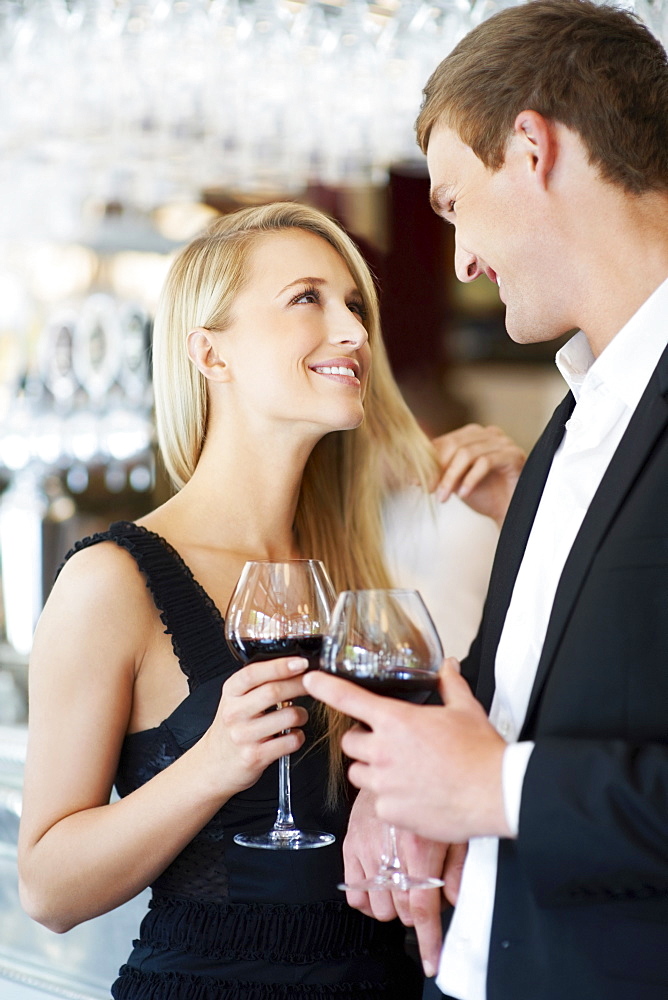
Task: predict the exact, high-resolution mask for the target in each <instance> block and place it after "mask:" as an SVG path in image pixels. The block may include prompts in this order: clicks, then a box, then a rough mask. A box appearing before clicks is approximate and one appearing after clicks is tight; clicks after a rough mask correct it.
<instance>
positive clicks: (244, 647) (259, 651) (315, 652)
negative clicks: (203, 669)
mask: <svg viewBox="0 0 668 1000" xmlns="http://www.w3.org/2000/svg"><path fill="white" fill-rule="evenodd" d="M228 643H229V646H230V648H231V650H232V652H233V653H234V654H235V656H236V657H237V658H238V659H240V660H242V661H243V662H244V663H256V662H257V661H258V660H275V659H277V658H278V657H279V656H304V657H306V659H307V660H308V664H309V665H308V669H309V670H315V669H316V667H318V666H320V650H321V649H322V636H321V635H304V636H296V637H292V636H290V637H286V636H283V637H280V638H278V639H255V638H253V639H251V638H247V637H246V636H243V635H240V636H234V638H233V639H228Z"/></svg>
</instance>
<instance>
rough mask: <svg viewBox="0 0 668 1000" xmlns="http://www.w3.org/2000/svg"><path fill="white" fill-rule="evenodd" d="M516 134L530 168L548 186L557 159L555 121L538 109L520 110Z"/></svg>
mask: <svg viewBox="0 0 668 1000" xmlns="http://www.w3.org/2000/svg"><path fill="white" fill-rule="evenodd" d="M514 134H515V136H516V138H517V140H518V141H519V149H520V152H521V153H523V154H524V155H525V156H526V162H527V165H528V167H529V170H530V171H531V172H532V173H533V174H535V176H536V179H537V180H538V181H539V182H540V184H541V186H542V187H547V184H548V179H549V175H550V172H551V171H552V168H553V167H554V165H555V163H556V159H557V144H558V140H557V135H556V130H555V128H554V125H553V123H552V122H550V121H549V120H548V119H547V118H544V117H543V115H541V114H539V113H538V112H537V111H530V110H527V111H520V113H519V115H518V116H517V118H516V119H515V124H514Z"/></svg>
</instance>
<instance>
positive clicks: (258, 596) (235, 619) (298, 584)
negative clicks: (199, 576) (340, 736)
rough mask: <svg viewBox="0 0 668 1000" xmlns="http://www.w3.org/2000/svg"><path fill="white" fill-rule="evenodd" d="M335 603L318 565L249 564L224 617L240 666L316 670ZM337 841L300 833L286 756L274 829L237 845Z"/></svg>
mask: <svg viewBox="0 0 668 1000" xmlns="http://www.w3.org/2000/svg"><path fill="white" fill-rule="evenodd" d="M334 599H335V594H334V588H333V586H332V584H331V581H330V579H329V577H328V575H327V571H326V570H325V567H324V566H323V564H322V563H321V562H319V561H318V560H315V559H290V560H287V561H285V562H270V561H260V560H258V561H249V562H247V563H246V564H245V566H244V568H243V570H242V572H241V576H240V577H239V580H238V582H237V585H236V587H235V590H234V593H233V594H232V597H231V599H230V603H229V606H228V609H227V613H226V615H225V638H226V639H227V642H228V645H229V647H230V649H231V650H232V652H233V653H234V655H235V656H236V657H237V659H239V660H241V662H242V663H250V662H254V661H258V660H274V659H277V658H278V657H284V656H302V657H305V658H306V659H307V660H308V661H309V669H313V668H315V667H317V666H318V664H319V660H320V652H321V647H322V637H323V633H324V631H325V629H326V628H327V626H328V623H329V617H330V614H331V610H332V606H333V604H334ZM285 704H289V702H285V703H283V705H285ZM278 707H283V706H282V705H281V706H278ZM334 839H335V838H334V835H333V834H331V833H325V832H324V831H317V830H315V831H313V830H300V829H299V828H298V827H297V825H296V824H295V821H294V818H293V815H292V806H291V782H290V758H289V757H288V756H286V757H281V758H280V759H279V797H278V811H277V814H276V821H275V823H274V826H273V827H272V829H271V830H269V831H267V832H266V833H261V834H251V833H238V834H237V835H236V836H235V838H234V841H235V843H236V844H240V845H241V846H243V847H257V848H263V849H265V850H273V851H276V850H293V851H295V850H305V849H308V848H316V847H325V846H327V845H328V844H331V843H333V842H334Z"/></svg>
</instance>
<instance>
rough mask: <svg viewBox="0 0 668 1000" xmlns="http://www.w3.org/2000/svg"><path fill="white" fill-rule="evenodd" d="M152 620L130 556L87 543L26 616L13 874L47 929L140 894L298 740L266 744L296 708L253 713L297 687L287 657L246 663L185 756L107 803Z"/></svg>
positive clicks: (292, 722)
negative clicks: (30, 641)
mask: <svg viewBox="0 0 668 1000" xmlns="http://www.w3.org/2000/svg"><path fill="white" fill-rule="evenodd" d="M155 614H156V612H155V608H154V607H153V604H152V600H151V597H150V594H149V593H148V591H147V590H146V587H145V584H144V580H143V578H142V577H141V575H140V574H139V573H138V572H137V570H136V566H135V564H134V563H133V562H132V560H131V557H130V556H129V555H128V554H127V553H124V552H122V551H121V550H119V549H116V548H115V547H113V548H112V546H111V545H109V546H107V545H99V546H96V547H95V549H90V550H84V551H82V552H80V553H78V554H77V555H76V556H75V557H73V559H72V560H71V561H70V562H69V563H68V564H67V565H66V566H65V568H64V569H63V572H62V573H61V575H60V577H59V579H58V581H57V583H56V585H55V586H54V589H53V591H52V594H51V596H50V597H49V600H48V602H47V605H46V607H45V609H44V611H43V613H42V617H41V619H40V622H39V626H38V629H37V632H36V635H35V641H34V647H33V654H32V657H31V663H30V731H29V739H28V755H27V761H26V771H25V785H24V804H23V814H22V819H21V829H20V835H19V880H20V892H21V900H22V904H23V906H24V908H25V909H26V911H27V912H28V913H29V914H30V916H32V917H33V918H34V919H35V920H37V921H39V922H40V923H43V924H45V925H46V926H48V927H50V928H51V929H52V930H55V931H59V932H62V931H66V930H68V929H69V928H71V927H73V926H75V925H76V924H78V923H80V922H81V921H84V920H88V919H89V918H91V917H94V916H96V915H98V914H100V913H104V912H106V911H108V910H110V909H112V908H113V907H115V906H118V905H120V904H121V903H123V902H125V901H126V900H128V899H130V898H131V897H132V896H134V895H136V894H137V893H138V892H140V891H141V890H142V889H144V888H145V887H146V886H147V885H149V884H150V883H151V882H152V881H153V879H154V878H155V877H156V876H157V875H158V874H159V873H160V872H162V871H163V870H164V869H165V868H166V866H167V865H168V864H169V863H170V862H171V861H172V860H173V859H174V857H175V856H176V855H177V854H178V853H179V852H180V851H181V850H182V849H183V847H185V845H186V844H187V843H188V842H189V841H190V840H191V839H192V838H193V836H195V834H196V833H197V832H198V831H199V830H200V829H201V828H202V827H203V826H204V825H205V824H206V823H207V821H208V820H209V819H210V818H211V817H212V816H213V815H214V813H215V812H216V811H217V810H218V809H219V808H220V807H221V806H222V805H223V804H224V802H226V801H227V799H229V798H230V797H231V796H232V795H234V794H235V793H237V792H239V791H241V790H242V789H243V788H247V787H249V786H250V785H252V784H253V783H254V782H255V781H256V780H257V778H258V777H259V775H260V774H261V773H262V771H263V770H264V769H265V768H266V767H267V766H268V764H269V763H271V762H272V761H273V760H275V759H276V758H277V757H279V756H280V755H281V754H283V753H290V752H292V751H294V750H295V749H297V748H298V747H299V746H300V745H301V743H302V742H303V733H302V732H301V731H300V730H299V729H297V731H295V732H292V733H290V734H289V735H285V736H280V737H278V738H276V739H272V738H271V737H273V736H274V735H275V734H276V733H280V732H281V731H282V730H284V729H288V728H294V727H295V726H297V727H298V726H301V725H303V724H304V722H305V718H306V712H305V711H304V709H301V708H296V707H291V708H286V709H283V710H281V711H279V712H271V713H269V714H265V711H266V709H267V708H269V707H270V706H273V705H275V704H276V703H277V702H279V701H287V700H290V699H292V698H295V697H298V696H299V695H300V694H303V693H304V688H303V685H302V682H301V678H300V677H299V676H298V675H295V670H294V669H290V668H289V666H288V664H289V663H290V662H291V661H289V660H285V659H283V660H273V661H269V662H268V663H262V664H252V665H250V666H248V667H245V668H243V669H242V670H240V671H237V673H235V674H234V675H233V676H232V677H231V678H230V679H229V680H228V681H227V682H226V684H225V686H224V689H223V696H222V698H221V702H220V706H219V709H218V712H217V715H216V719H215V720H214V723H213V724H212V726H211V728H210V729H209V731H208V732H207V733H206V734H205V735H204V737H203V738H202V739H201V740H200V741H199V742H198V743H197V744H196V745H195V746H193V747H192V749H190V750H188V751H187V752H186V753H185V754H184V755H183V756H182V757H181V758H179V759H178V760H176V761H175V762H174V763H173V764H172V765H171V766H169V767H168V768H167V769H166V770H165V771H163V772H161V773H160V774H158V775H156V776H155V777H154V778H152V779H151V780H150V781H148V782H147V783H146V784H145V785H143V786H142V787H140V788H138V789H137V790H136V791H134V792H132V793H131V794H130V795H128V796H126V797H125V798H124V799H122V800H121V801H118V802H114V803H111V804H110V803H109V796H110V793H111V789H112V785H113V781H114V776H115V773H116V768H117V763H118V757H119V753H120V749H121V745H122V742H123V738H124V736H125V733H126V730H127V727H128V721H129V719H130V716H131V712H132V705H133V695H134V691H135V682H136V679H137V677H138V675H139V674H140V672H141V669H142V662H143V660H144V657H145V656H146V655H147V648H148V647H147V644H148V643H149V642H150V637H151V636H152V635H154V633H155ZM303 666H304V667H305V662H304V664H303ZM299 669H303V667H301V668H299ZM172 707H175V706H172Z"/></svg>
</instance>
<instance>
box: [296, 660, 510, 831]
mask: <svg viewBox="0 0 668 1000" xmlns="http://www.w3.org/2000/svg"><path fill="white" fill-rule="evenodd" d="M457 666H458V665H457V661H456V660H446V661H445V662H444V664H443V667H442V669H441V695H442V697H443V701H444V705H443V706H432V705H411V704H409V703H407V702H403V701H398V700H396V699H394V698H383V697H382V696H380V695H374V694H371V693H370V692H369V691H364V690H363V689H362V688H360V687H357V686H355V685H354V684H352V683H351V682H350V681H345V680H342V679H341V678H339V677H332V676H330V675H328V674H326V673H325V672H324V671H319V670H315V671H313V672H312V673H309V674H307V675H306V676H305V678H304V687H305V688H306V689H307V690H308V692H309V694H311V695H313V697H315V698H318V699H320V700H321V701H324V702H326V703H327V704H328V705H332V706H333V707H334V708H337V709H338V710H339V711H340V712H343V713H344V714H345V715H348V716H351V717H352V718H354V719H358V720H359V721H360V722H363V723H365V724H366V725H367V726H368V727H369V729H368V730H366V731H365V730H362V729H361V728H360V727H358V726H356V727H354V728H353V729H350V730H349V731H348V732H347V733H346V734H345V735H344V737H343V740H342V743H341V746H342V748H343V751H344V753H345V754H347V755H348V756H349V757H352V758H354V760H355V761H356V763H354V764H353V765H352V766H351V768H350V770H349V772H348V774H349V778H350V781H351V782H352V784H353V785H355V786H356V787H357V788H361V789H364V790H365V791H369V792H371V793H372V794H373V795H374V796H375V800H376V812H377V814H378V816H379V817H380V818H381V819H383V820H386V821H387V822H390V823H396V825H397V826H400V827H402V828H403V829H407V830H412V831H413V832H414V833H417V834H419V835H420V836H422V837H425V838H427V839H429V840H436V841H441V842H442V843H444V844H462V843H465V842H467V841H468V840H469V839H470V838H471V837H479V836H496V837H509V836H511V831H510V829H509V827H508V824H507V822H506V817H505V812H504V805H503V791H502V784H501V768H502V761H503V752H504V749H505V746H506V744H505V742H504V740H503V739H502V738H501V736H499V734H498V733H497V732H496V730H495V729H494V727H493V726H492V725H491V724H490V722H489V720H488V719H487V716H486V715H485V712H484V710H483V708H482V706H481V705H480V703H479V702H477V701H476V699H475V698H474V697H473V695H472V693H471V690H470V688H469V686H468V684H467V683H466V681H465V680H464V679H463V678H462V677H460V675H459V673H458V670H457Z"/></svg>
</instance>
